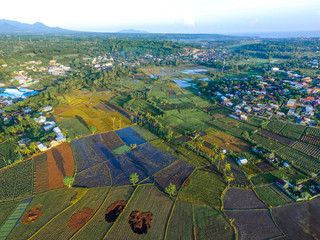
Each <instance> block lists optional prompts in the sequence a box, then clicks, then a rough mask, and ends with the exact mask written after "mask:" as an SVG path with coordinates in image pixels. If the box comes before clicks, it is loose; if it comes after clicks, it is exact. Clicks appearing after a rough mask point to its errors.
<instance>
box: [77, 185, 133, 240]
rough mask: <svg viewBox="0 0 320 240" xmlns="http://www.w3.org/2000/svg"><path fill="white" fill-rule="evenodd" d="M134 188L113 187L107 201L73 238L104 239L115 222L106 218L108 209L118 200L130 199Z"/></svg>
mask: <svg viewBox="0 0 320 240" xmlns="http://www.w3.org/2000/svg"><path fill="white" fill-rule="evenodd" d="M133 190H134V188H133V187H131V186H130V187H116V188H112V189H111V191H110V193H109V194H108V196H107V198H106V200H105V202H104V203H103V204H102V206H101V207H100V209H99V210H98V211H97V213H96V215H95V216H93V217H92V219H91V220H90V222H88V224H87V225H86V226H85V227H84V228H82V229H80V230H79V232H77V233H76V234H75V235H74V236H73V237H72V238H71V239H79V238H81V239H91V238H92V237H93V236H94V239H103V237H104V236H105V235H106V234H107V232H108V230H109V229H110V227H111V226H112V225H113V222H110V223H108V222H107V221H106V219H105V213H106V209H108V207H109V206H110V205H111V204H113V203H114V202H116V201H120V200H125V201H127V200H129V198H130V196H131V194H132V192H133Z"/></svg>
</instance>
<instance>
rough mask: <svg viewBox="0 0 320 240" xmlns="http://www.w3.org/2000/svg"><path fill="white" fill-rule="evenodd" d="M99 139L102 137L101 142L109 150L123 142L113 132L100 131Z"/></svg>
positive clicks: (121, 144)
mask: <svg viewBox="0 0 320 240" xmlns="http://www.w3.org/2000/svg"><path fill="white" fill-rule="evenodd" d="M101 139H102V142H103V144H104V145H105V146H106V147H107V148H108V149H111V150H113V149H115V148H118V147H121V146H123V145H124V144H125V143H124V142H123V141H122V140H121V138H120V137H119V136H118V135H117V134H116V133H115V132H106V133H102V134H101Z"/></svg>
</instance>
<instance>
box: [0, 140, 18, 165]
mask: <svg viewBox="0 0 320 240" xmlns="http://www.w3.org/2000/svg"><path fill="white" fill-rule="evenodd" d="M16 147H17V146H15V145H14V144H12V143H9V142H4V143H1V144H0V169H1V168H3V167H5V166H7V165H10V164H12V163H14V162H15V161H16V160H17V154H16V153H15V149H16Z"/></svg>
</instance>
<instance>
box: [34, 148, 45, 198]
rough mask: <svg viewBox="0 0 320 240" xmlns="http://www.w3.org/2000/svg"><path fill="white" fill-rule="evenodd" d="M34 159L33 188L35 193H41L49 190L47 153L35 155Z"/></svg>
mask: <svg viewBox="0 0 320 240" xmlns="http://www.w3.org/2000/svg"><path fill="white" fill-rule="evenodd" d="M33 161H34V172H35V173H34V178H35V179H34V189H35V193H36V194H38V193H42V192H46V191H48V190H49V170H48V159H47V154H46V153H43V154H41V155H38V156H35V157H34V158H33Z"/></svg>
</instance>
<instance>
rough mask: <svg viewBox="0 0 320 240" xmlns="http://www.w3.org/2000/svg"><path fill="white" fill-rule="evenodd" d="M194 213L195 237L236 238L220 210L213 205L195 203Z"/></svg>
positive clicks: (222, 239) (213, 238)
mask: <svg viewBox="0 0 320 240" xmlns="http://www.w3.org/2000/svg"><path fill="white" fill-rule="evenodd" d="M194 215H195V223H196V230H195V231H196V238H195V239H203V240H207V239H212V240H225V239H230V240H231V239H233V238H234V233H233V229H232V228H231V226H230V225H229V223H228V222H227V221H226V219H225V218H224V217H223V215H222V213H221V212H220V211H218V210H216V209H214V208H211V207H206V206H198V205H195V206H194ZM182 221H183V220H182Z"/></svg>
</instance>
